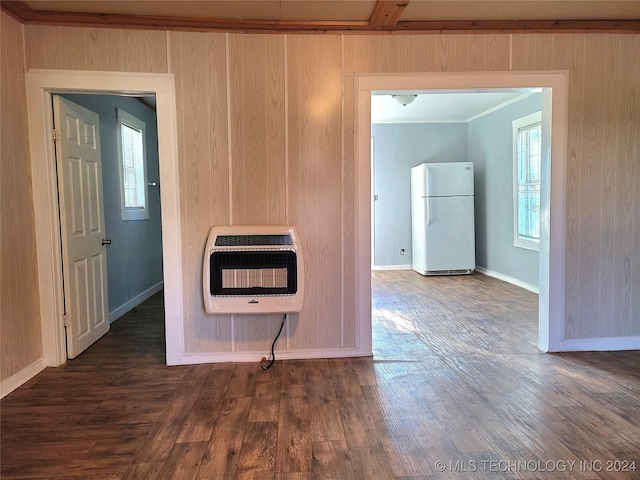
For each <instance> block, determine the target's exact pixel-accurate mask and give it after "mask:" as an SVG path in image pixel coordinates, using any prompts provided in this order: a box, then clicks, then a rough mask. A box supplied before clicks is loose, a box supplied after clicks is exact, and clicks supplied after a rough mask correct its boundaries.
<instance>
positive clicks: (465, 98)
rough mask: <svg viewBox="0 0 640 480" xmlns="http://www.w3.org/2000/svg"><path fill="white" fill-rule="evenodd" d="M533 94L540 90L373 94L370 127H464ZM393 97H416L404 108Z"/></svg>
mask: <svg viewBox="0 0 640 480" xmlns="http://www.w3.org/2000/svg"><path fill="white" fill-rule="evenodd" d="M534 91H540V90H539V89H537V90H534V89H531V90H525V89H512V90H501V91H481V92H477V91H473V92H461V91H450V92H449V91H447V92H433V91H414V92H376V93H374V94H373V95H371V123H466V122H469V121H470V120H473V119H475V118H478V117H480V116H482V115H486V114H487V113H490V112H492V111H494V110H497V109H499V108H501V107H504V106H506V105H508V104H510V103H512V102H514V101H517V100H520V99H522V98H525V97H527V96H529V95H531V94H532V93H533V92H534ZM393 93H401V94H407V93H410V94H418V95H417V97H416V99H415V100H414V101H413V102H411V103H410V104H408V105H406V106H403V105H401V104H400V103H399V102H397V101H396V100H394V99H393V98H392V97H391V94H393Z"/></svg>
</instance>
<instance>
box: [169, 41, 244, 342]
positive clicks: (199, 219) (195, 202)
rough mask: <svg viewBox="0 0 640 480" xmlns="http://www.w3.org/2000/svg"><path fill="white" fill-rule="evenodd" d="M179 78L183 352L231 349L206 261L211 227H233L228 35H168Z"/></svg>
mask: <svg viewBox="0 0 640 480" xmlns="http://www.w3.org/2000/svg"><path fill="white" fill-rule="evenodd" d="M169 48H170V51H171V52H170V58H171V72H173V73H174V74H175V77H176V104H177V114H178V149H179V157H180V192H181V193H180V213H181V217H182V255H183V282H184V322H185V324H184V337H185V345H184V348H185V352H220V351H231V349H232V328H231V318H230V316H228V315H219V316H211V315H208V314H206V313H205V311H204V305H203V301H202V262H203V255H204V247H205V243H206V240H207V236H208V234H209V229H210V228H211V226H212V225H227V224H228V223H229V215H230V214H229V158H228V142H227V103H226V98H227V94H226V92H227V88H226V70H225V69H226V60H225V57H226V35H225V34H215V33H213V34H204V33H174V32H171V33H170V34H169Z"/></svg>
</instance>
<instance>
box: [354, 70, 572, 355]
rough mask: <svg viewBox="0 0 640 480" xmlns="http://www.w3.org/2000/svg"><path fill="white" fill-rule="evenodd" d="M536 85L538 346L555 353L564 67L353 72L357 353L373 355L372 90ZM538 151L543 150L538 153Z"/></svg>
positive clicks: (561, 272) (561, 256)
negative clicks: (542, 161) (545, 133)
mask: <svg viewBox="0 0 640 480" xmlns="http://www.w3.org/2000/svg"><path fill="white" fill-rule="evenodd" d="M512 88H542V104H543V108H542V115H543V119H542V121H543V128H547V129H549V132H550V133H551V143H550V145H549V147H548V149H549V151H548V152H546V154H547V157H548V158H549V159H551V158H553V161H549V162H547V166H548V171H547V172H544V173H546V175H544V173H543V185H542V188H543V189H546V190H547V192H548V195H543V196H544V197H545V198H547V199H548V200H549V201H548V202H545V201H544V199H542V201H543V204H542V205H541V217H542V222H541V237H542V238H543V239H544V240H546V241H542V242H541V243H540V263H539V266H540V269H539V270H540V277H539V291H540V294H539V314H538V347H539V348H540V350H542V351H544V352H553V351H559V350H561V348H562V343H563V339H564V317H565V249H566V245H565V242H566V240H565V239H566V221H565V218H566V212H565V210H566V207H565V198H566V169H567V167H566V165H567V141H568V111H569V108H568V98H569V73H568V71H522V72H516V71H503V72H501V71H497V72H444V73H372V74H356V75H355V82H354V97H355V99H354V103H355V107H356V111H355V115H356V118H355V150H356V174H355V177H356V179H357V180H356V185H355V188H356V200H355V209H356V211H355V215H356V245H355V250H356V252H355V253H356V262H357V263H356V265H357V266H356V278H355V284H356V305H355V308H356V319H357V321H358V327H357V329H358V339H359V342H358V343H359V348H360V350H361V351H366V352H368V353H372V331H371V329H372V326H371V255H372V251H371V175H372V172H371V152H370V148H371V145H370V143H371V141H370V138H371V93H372V92H375V91H398V90H445V91H446V90H465V91H473V90H485V89H503V90H504V89H512ZM543 154H544V153H543Z"/></svg>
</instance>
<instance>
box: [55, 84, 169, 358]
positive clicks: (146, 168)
mask: <svg viewBox="0 0 640 480" xmlns="http://www.w3.org/2000/svg"><path fill="white" fill-rule="evenodd" d="M56 98H62V99H64V100H65V101H70V102H73V103H71V106H72V107H73V108H78V107H80V108H85V109H87V110H88V111H91V112H94V113H95V114H97V115H98V118H99V132H97V133H98V135H97V138H98V139H99V148H100V152H101V154H102V155H101V157H102V162H101V163H102V168H101V174H102V175H101V178H102V181H101V182H100V183H101V186H102V189H101V190H102V192H101V195H100V196H99V197H100V199H101V200H99V202H98V203H99V204H100V205H98V206H97V207H99V209H98V212H99V215H96V217H97V218H100V219H101V221H102V222H103V223H104V226H103V228H104V232H101V235H102V237H101V238H102V239H103V240H102V243H103V246H102V247H100V246H99V245H98V246H97V248H100V249H101V250H102V251H103V252H104V253H105V254H106V268H105V271H106V274H107V275H106V285H107V287H108V288H106V292H107V293H106V294H105V295H104V297H105V300H106V304H107V305H108V310H107V312H108V313H107V314H106V318H107V320H108V323H109V324H110V323H113V322H114V321H115V320H117V319H118V318H119V317H121V316H122V315H123V314H125V313H126V312H128V311H129V310H131V309H133V308H135V307H136V306H138V305H139V304H140V303H142V302H143V301H145V300H146V299H148V298H150V297H151V296H152V295H154V294H155V293H157V292H159V291H160V290H161V289H162V286H163V278H162V225H161V204H160V182H159V161H158V133H157V115H156V111H155V110H156V109H155V104H156V100H155V97H153V96H144V97H139V96H123V95H107V94H68V93H65V94H61V95H55V96H54V100H55V99H56ZM131 122H133V123H136V124H137V125H138V128H137V129H136V130H133V132H135V133H137V134H138V136H139V139H140V140H141V141H140V142H139V146H138V147H137V148H133V147H136V143H135V142H133V140H135V139H133V138H130V140H131V141H130V142H129V143H126V144H125V145H129V146H130V147H132V148H129V149H128V150H126V151H127V152H129V154H128V155H124V156H123V152H124V151H123V150H122V148H121V145H122V138H121V137H122V135H121V133H120V130H121V129H124V130H125V132H129V131H131V128H129V127H128V123H131ZM121 125H122V126H121ZM64 126H65V125H64V124H63V125H58V124H56V129H60V128H64ZM60 136H61V135H57V137H60ZM130 136H131V134H129V137H130ZM125 138H127V137H125ZM58 141H59V142H63V144H64V141H65V140H64V138H58ZM60 154H61V152H60V151H59V150H58V149H57V151H56V155H58V156H59V155H60ZM134 160H137V161H138V163H139V164H138V165H134V164H133V161H134ZM123 161H125V162H126V163H125V164H124V165H123ZM136 167H137V168H136ZM125 172H127V175H128V180H130V181H127V183H126V185H128V186H127V190H125V178H126V177H125ZM58 175H60V171H58ZM58 183H59V185H60V179H59V181H58ZM125 192H126V193H125ZM59 193H63V191H62V190H61V189H60V188H59ZM134 194H135V195H134ZM132 201H135V202H136V208H129V209H126V208H125V205H126V204H127V203H131V202H132ZM132 213H134V214H135V215H131V214H132ZM63 218H64V216H62V217H61V220H62V219H63ZM61 223H63V224H64V221H61ZM63 233H64V230H63ZM68 238H69V237H68V236H65V235H64V234H63V235H62V239H61V240H62V243H63V261H65V258H64V257H65V255H64V252H65V251H66V248H64V247H65V244H67V243H68V241H69V240H68ZM98 240H99V239H98ZM63 273H64V274H66V275H67V276H68V275H69V269H68V268H66V265H64V266H63ZM63 279H64V283H65V286H64V287H63V290H64V292H65V294H66V296H67V297H70V296H71V293H70V289H69V288H67V286H66V282H68V279H67V278H66V276H63ZM92 284H93V282H92ZM72 286H73V285H72ZM89 297H91V295H90V296H89ZM96 297H97V298H100V297H102V295H96ZM69 300H70V299H69V298H65V311H66V313H67V319H66V320H67V321H66V324H67V329H66V330H67V331H66V336H67V353H68V357H69V358H74V357H75V356H76V355H77V354H79V353H80V352H79V351H77V349H75V348H71V349H70V348H69V342H70V340H71V343H73V340H74V339H75V336H76V333H77V332H74V331H70V327H73V328H72V330H73V329H74V328H75V327H76V323H78V322H75V317H76V316H77V314H76V315H69V309H70V308H71V309H73V308H72V307H73V306H74V305H75V303H74V302H73V301H71V302H70V301H69ZM103 333H106V331H105V332H103ZM95 340H97V338H95V339H94V341H95ZM91 343H92V342H91ZM85 346H89V345H88V344H87V345H85Z"/></svg>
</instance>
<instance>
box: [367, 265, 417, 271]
mask: <svg viewBox="0 0 640 480" xmlns="http://www.w3.org/2000/svg"><path fill="white" fill-rule="evenodd" d="M371 270H411V265H374V266H373V267H371Z"/></svg>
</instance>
